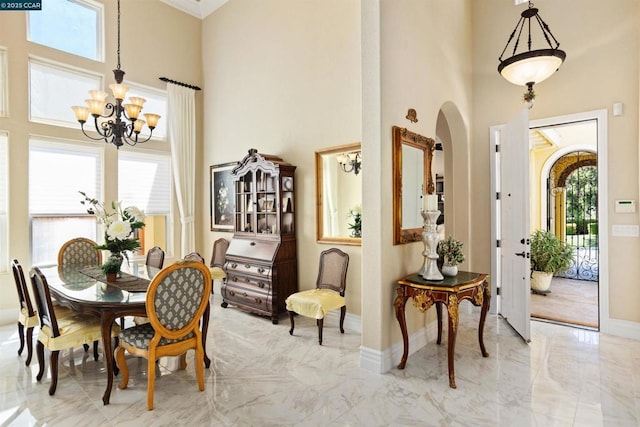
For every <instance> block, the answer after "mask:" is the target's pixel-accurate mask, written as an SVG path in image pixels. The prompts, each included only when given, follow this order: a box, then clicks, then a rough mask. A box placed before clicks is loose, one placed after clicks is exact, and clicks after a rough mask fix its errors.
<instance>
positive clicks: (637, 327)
mask: <svg viewBox="0 0 640 427" xmlns="http://www.w3.org/2000/svg"><path fill="white" fill-rule="evenodd" d="M603 333H607V334H609V335H615V336H618V337H623V338H631V339H634V340H640V323H638V322H631V321H629V320H619V319H611V318H610V319H609V320H608V321H607V330H606V331H603Z"/></svg>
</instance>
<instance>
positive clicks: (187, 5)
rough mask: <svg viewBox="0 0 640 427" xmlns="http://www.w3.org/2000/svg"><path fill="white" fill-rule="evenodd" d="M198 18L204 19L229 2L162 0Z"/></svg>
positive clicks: (214, 0)
mask: <svg viewBox="0 0 640 427" xmlns="http://www.w3.org/2000/svg"><path fill="white" fill-rule="evenodd" d="M161 1H162V2H164V3H167V4H168V5H171V6H173V7H175V8H176V9H180V10H181V11H183V12H186V13H188V14H190V15H193V16H195V17H197V18H200V19H204V18H205V17H207V16H208V15H209V14H210V13H212V12H213V11H214V10H216V9H217V8H219V7H220V6H222V5H223V4H225V3H226V2H227V0H161Z"/></svg>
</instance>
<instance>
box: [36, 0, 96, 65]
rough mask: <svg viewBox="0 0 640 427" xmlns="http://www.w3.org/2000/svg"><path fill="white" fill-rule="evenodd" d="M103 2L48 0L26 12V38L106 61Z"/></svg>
mask: <svg viewBox="0 0 640 427" xmlns="http://www.w3.org/2000/svg"><path fill="white" fill-rule="evenodd" d="M103 22H104V5H103V4H101V3H98V2H96V1H92V0H46V1H43V2H42V10H39V11H33V12H29V13H27V40H29V41H32V42H34V43H38V44H42V45H45V46H49V47H52V48H54V49H58V50H62V51H64V52H69V53H72V54H74V55H79V56H84V57H85V58H89V59H94V60H96V61H104V47H103V46H104V41H103V40H104V30H103V28H104V25H103Z"/></svg>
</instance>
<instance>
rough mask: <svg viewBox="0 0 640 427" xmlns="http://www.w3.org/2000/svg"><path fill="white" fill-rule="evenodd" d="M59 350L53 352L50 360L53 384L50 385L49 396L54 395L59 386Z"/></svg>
mask: <svg viewBox="0 0 640 427" xmlns="http://www.w3.org/2000/svg"><path fill="white" fill-rule="evenodd" d="M59 354H60V351H59V350H56V351H52V352H51V359H50V362H49V365H50V366H49V369H51V386H50V387H49V396H53V395H54V394H55V392H56V387H58V355H59Z"/></svg>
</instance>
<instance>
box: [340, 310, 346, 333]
mask: <svg viewBox="0 0 640 427" xmlns="http://www.w3.org/2000/svg"><path fill="white" fill-rule="evenodd" d="M346 314H347V306H346V305H343V306H342V307H340V333H341V334H344V316H345V315H346Z"/></svg>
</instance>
